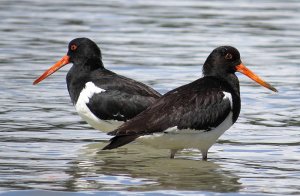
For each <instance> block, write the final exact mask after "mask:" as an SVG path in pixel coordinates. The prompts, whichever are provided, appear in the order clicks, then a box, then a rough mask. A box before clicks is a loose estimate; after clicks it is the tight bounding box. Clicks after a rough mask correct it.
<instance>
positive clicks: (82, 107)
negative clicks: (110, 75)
mask: <svg viewBox="0 0 300 196" xmlns="http://www.w3.org/2000/svg"><path fill="white" fill-rule="evenodd" d="M104 92H105V90H104V89H102V88H99V87H97V86H96V85H95V84H94V83H93V82H87V83H86V84H85V88H83V89H82V91H81V92H80V95H79V97H78V100H77V102H76V105H75V108H76V111H77V112H78V114H79V115H80V117H81V118H82V119H83V120H85V121H86V122H87V123H88V124H89V125H91V126H92V127H94V128H95V129H98V130H100V131H112V130H114V129H116V128H117V127H119V126H120V125H121V124H122V123H123V122H122V121H116V120H101V119H99V118H97V117H96V116H95V115H94V114H93V113H92V112H91V111H90V109H89V108H88V107H87V105H86V104H87V103H89V101H90V98H91V97H92V96H93V95H94V94H97V93H104Z"/></svg>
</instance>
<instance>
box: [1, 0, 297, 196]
mask: <svg viewBox="0 0 300 196" xmlns="http://www.w3.org/2000/svg"><path fill="white" fill-rule="evenodd" d="M299 11H300V3H299V1H292V0H288V1H287V0H285V1H283V0H282V1H280V0H278V1H271V0H263V1H258V0H257V1H256V0H254V1H253V0H245V1H218V0H216V1H196V0H195V1H175V0H165V1H139V0H134V1H130V0H114V1H111V0H110V1H98V2H93V3H91V2H88V1H84V0H76V1H67V0H54V1H51V3H49V1H41V0H26V1H25V0H24V1H13V0H1V2H0V17H1V21H0V36H1V41H0V84H1V85H0V92H1V96H0V104H1V107H0V130H1V131H0V191H1V193H2V194H3V195H42V194H43V195H47V194H48V195H52V194H56V195H57V194H61V195H73V194H75V193H74V192H76V194H75V195H88V194H99V195H106V194H111V195H115V194H119V195H126V194H136V195H141V194H149V195H151V194H170V195H186V194H194V195H201V194H206V195H213V194H214V193H220V194H224V195H225V194H226V195H245V194H248V195H263V194H273V195H297V194H300V132H299V127H300V97H299V95H300V79H299V78H300V77H299V76H300V75H299V74H300V68H299V62H300V57H299V56H300V52H299V51H300V37H299V34H300V20H299ZM82 36H85V37H89V38H91V39H93V40H94V41H95V42H96V43H97V44H99V45H100V47H101V49H102V53H103V58H104V63H105V65H106V67H107V68H109V69H111V70H113V71H115V72H117V73H120V74H122V75H125V76H128V77H131V78H134V79H136V80H139V81H142V82H144V83H146V84H148V85H151V86H152V87H154V88H155V89H157V90H158V91H159V92H161V93H165V92H167V91H169V90H171V89H173V88H175V87H178V86H180V85H183V84H186V83H188V82H191V81H193V80H195V79H197V78H199V77H201V65H202V64H203V62H204V61H205V59H206V57H207V56H208V54H209V53H210V52H211V50H212V49H214V48H215V47H217V46H219V45H233V46H235V47H237V48H238V49H239V50H240V52H241V55H242V60H243V62H244V64H246V65H247V66H248V67H249V68H250V69H252V70H253V71H254V72H256V73H257V74H258V75H260V76H262V77H263V78H264V79H265V80H266V81H268V82H270V83H271V84H273V85H274V86H275V87H276V88H277V89H278V90H279V93H277V94H275V93H272V92H271V91H268V90H267V89H265V88H262V87H260V86H258V85H257V84H255V83H254V82H252V81H251V80H250V79H248V78H246V77H245V76H243V75H241V74H238V76H239V78H240V82H241V96H242V111H241V114H240V117H239V119H238V121H237V123H236V124H235V125H234V126H233V127H232V128H231V129H230V130H228V131H227V132H226V133H225V134H224V135H223V136H222V137H221V138H220V140H219V141H218V143H217V144H215V145H214V146H213V147H212V148H211V149H210V151H209V154H208V156H209V161H208V162H203V161H201V154H200V153H199V152H198V151H197V150H185V151H183V152H181V153H180V154H178V156H177V157H176V159H175V160H170V159H168V156H169V152H168V151H166V150H155V149H151V148H149V147H145V146H142V145H140V144H137V143H135V144H130V145H127V146H126V147H124V148H120V149H116V150H113V151H105V152H103V151H101V150H100V149H101V147H103V146H104V145H105V144H106V143H107V140H108V139H109V137H108V136H107V135H106V134H105V133H102V132H100V131H97V130H93V129H92V128H91V127H89V126H88V125H87V124H86V123H84V122H83V121H81V119H80V117H79V116H78V115H77V114H76V112H75V109H74V107H73V106H72V104H71V102H70V98H69V96H68V92H67V89H66V83H65V76H66V73H67V71H68V69H69V68H70V65H68V66H66V67H65V68H63V69H62V70H60V71H59V72H57V73H56V74H54V75H53V76H51V77H50V78H48V79H46V80H45V81H43V82H42V83H41V84H40V85H38V86H33V85H32V82H33V80H34V79H35V78H36V77H38V76H39V75H40V74H41V73H42V72H43V71H44V70H45V69H47V68H48V67H49V66H50V65H52V64H53V63H54V62H55V61H57V60H59V59H60V58H61V57H62V56H63V55H64V54H65V53H66V51H67V44H68V42H69V41H70V40H71V39H73V38H75V37H82ZM55 191H59V192H55Z"/></svg>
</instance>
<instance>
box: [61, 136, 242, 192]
mask: <svg viewBox="0 0 300 196" xmlns="http://www.w3.org/2000/svg"><path fill="white" fill-rule="evenodd" d="M102 147H104V143H103V142H102V143H96V144H90V145H87V146H85V148H83V149H82V150H80V154H79V155H78V158H77V159H76V161H73V162H70V163H69V164H71V165H72V166H71V168H70V170H69V171H68V172H67V173H68V175H70V176H72V177H71V178H70V179H69V180H68V182H67V183H66V187H68V189H70V190H82V189H85V190H89V189H90V190H93V189H97V190H99V189H100V190H105V189H108V190H111V189H117V190H118V189H121V190H135V191H145V190H147V191H152V190H168V189H175V190H202V191H217V192H237V191H239V190H240V188H241V183H240V182H239V177H238V176H236V175H234V174H232V173H231V172H228V171H225V170H223V169H222V167H221V166H220V165H219V164H216V163H214V162H213V160H212V161H207V162H206V161H201V155H200V153H199V152H195V151H186V152H182V153H181V154H180V155H179V156H178V157H177V158H176V159H174V160H172V159H169V158H168V156H169V152H168V151H167V150H165V151H163V150H157V149H151V148H149V147H145V146H142V145H139V144H137V143H135V144H130V145H127V148H120V149H116V150H113V151H102V150H99V149H101V148H102Z"/></svg>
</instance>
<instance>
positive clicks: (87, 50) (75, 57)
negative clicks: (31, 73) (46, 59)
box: [33, 38, 104, 84]
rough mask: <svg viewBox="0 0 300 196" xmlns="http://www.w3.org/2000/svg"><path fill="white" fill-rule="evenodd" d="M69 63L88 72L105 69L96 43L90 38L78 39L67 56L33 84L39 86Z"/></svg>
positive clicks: (70, 47)
mask: <svg viewBox="0 0 300 196" xmlns="http://www.w3.org/2000/svg"><path fill="white" fill-rule="evenodd" d="M69 63H73V65H74V66H76V67H80V68H81V70H87V71H91V70H94V69H98V68H102V69H103V68H104V67H103V62H102V56H101V51H100V48H99V47H98V46H97V45H96V44H95V42H93V41H92V40H90V39H88V38H76V39H73V40H72V41H71V42H70V43H69V46H68V53H67V55H65V56H63V57H62V58H61V59H60V60H59V61H57V62H56V63H55V64H54V65H52V66H51V67H50V68H49V69H48V70H46V71H45V72H44V73H43V74H42V75H41V76H40V77H39V78H37V79H36V80H35V81H34V82H33V84H38V83H39V82H40V81H42V80H44V79H45V78H47V77H48V76H50V75H51V74H53V73H54V72H56V71H57V70H59V69H60V68H62V67H63V66H64V65H67V64H69Z"/></svg>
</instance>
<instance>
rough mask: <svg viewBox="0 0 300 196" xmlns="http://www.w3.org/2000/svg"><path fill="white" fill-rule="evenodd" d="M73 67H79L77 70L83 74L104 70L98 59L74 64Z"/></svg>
mask: <svg viewBox="0 0 300 196" xmlns="http://www.w3.org/2000/svg"><path fill="white" fill-rule="evenodd" d="M74 66H75V67H78V68H79V67H80V68H79V69H80V70H81V71H83V72H90V71H93V70H96V69H104V64H103V62H102V60H101V59H100V58H89V59H86V60H85V61H84V62H81V63H80V65H79V64H75V63H74Z"/></svg>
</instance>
